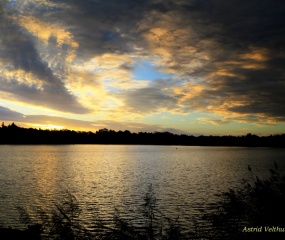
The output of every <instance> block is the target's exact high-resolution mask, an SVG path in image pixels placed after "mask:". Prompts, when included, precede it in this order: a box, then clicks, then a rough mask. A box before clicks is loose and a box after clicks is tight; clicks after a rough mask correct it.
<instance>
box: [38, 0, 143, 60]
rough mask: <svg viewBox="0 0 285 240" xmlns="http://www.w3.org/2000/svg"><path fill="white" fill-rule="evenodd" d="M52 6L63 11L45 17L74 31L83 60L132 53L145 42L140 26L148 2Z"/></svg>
mask: <svg viewBox="0 0 285 240" xmlns="http://www.w3.org/2000/svg"><path fill="white" fill-rule="evenodd" d="M51 2H54V3H55V4H57V5H58V6H61V8H55V9H54V11H51V12H48V13H47V14H44V15H43V16H41V17H42V18H43V19H46V20H47V21H53V22H55V23H61V24H63V25H64V26H65V27H66V28H67V29H68V30H69V31H71V32H72V33H73V34H74V36H75V39H76V41H77V42H78V43H79V48H78V52H77V54H78V55H79V56H80V57H82V58H88V57H94V55H101V54H103V53H106V52H108V53H114V52H115V53H125V52H130V51H132V50H133V48H134V46H135V45H139V44H141V42H142V41H143V38H142V37H141V36H140V35H139V33H138V30H137V25H138V24H139V22H140V21H141V20H142V18H143V17H144V15H145V10H146V6H147V1H146V0H132V1H131V0H125V1H103V0H97V1H94V0H85V1H76V0H74V1H73V0H71V1H64V0H59V1H51ZM37 14H40V13H37ZM59 15H60V19H59V18H58V16H59Z"/></svg>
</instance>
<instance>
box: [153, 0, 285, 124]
mask: <svg viewBox="0 0 285 240" xmlns="http://www.w3.org/2000/svg"><path fill="white" fill-rule="evenodd" d="M170 13H171V14H172V16H173V21H174V22H175V17H174V16H179V17H178V18H177V19H178V20H176V27H177V29H181V30H182V31H181V33H182V34H181V35H177V36H176V38H175V39H174V40H173V44H169V42H171V40H169V41H168V42H166V43H164V42H163V39H166V38H167V37H168V36H167V35H169V34H171V32H174V33H175V29H174V27H173V26H172V29H170V30H171V31H169V32H168V34H165V35H163V37H161V38H160V39H159V43H157V46H161V45H162V46H165V48H166V49H167V50H168V52H169V53H171V60H169V62H171V64H169V66H168V67H169V68H170V69H172V70H174V71H176V72H178V73H180V74H181V75H182V76H184V77H185V78H184V79H186V81H188V82H193V81H194V82H196V83H197V82H198V83H200V84H201V85H203V86H204V87H205V90H204V91H202V92H201V94H200V95H199V96H197V97H196V98H195V99H191V100H189V102H188V104H189V106H190V107H193V106H195V107H194V109H198V110H203V109H204V110H205V109H206V108H207V107H208V106H209V105H211V106H212V107H216V108H217V109H219V108H220V106H221V104H224V105H225V104H227V103H228V106H229V107H227V108H226V109H223V110H227V111H228V112H229V113H230V112H234V113H242V114H243V113H247V114H250V113H253V114H265V116H268V117H274V118H275V119H278V120H281V121H284V120H285V111H284V108H283V104H284V102H285V94H284V93H285V62H284V60H285V47H284V39H285V2H284V1H269V0H265V1H258V0H251V1H236V0H234V1H225V0H208V1H201V0H193V1H191V0H190V1H186V0H185V1H179V2H176V3H175V2H174V1H172V9H171V10H169V13H163V16H164V17H165V15H167V14H169V15H170ZM157 15H159V13H157ZM169 23H170V22H169ZM172 24H173V23H172ZM157 26H158V27H165V28H167V26H168V25H167V23H161V24H160V25H157ZM174 26H175V24H174ZM189 32H191V34H188V33H189ZM182 40H183V41H182ZM174 42H176V43H177V44H175V43H174ZM163 44H164V45H163ZM189 46H191V47H193V48H194V49H195V51H192V52H187V51H185V49H186V47H189ZM179 47H180V48H182V51H180V50H179ZM258 54H259V55H258ZM204 55H205V56H206V57H205V58H203V56H204ZM201 56H202V58H201ZM189 63H190V64H189ZM222 72H223V73H222ZM187 77H188V78H187ZM240 100H242V101H243V102H241V104H240V105H239V106H231V103H234V102H238V101H240ZM194 102H195V103H194Z"/></svg>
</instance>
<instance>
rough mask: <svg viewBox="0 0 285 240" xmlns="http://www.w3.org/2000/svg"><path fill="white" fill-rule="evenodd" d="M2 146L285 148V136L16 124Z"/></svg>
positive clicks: (5, 132)
mask: <svg viewBox="0 0 285 240" xmlns="http://www.w3.org/2000/svg"><path fill="white" fill-rule="evenodd" d="M0 144H146V145H189V146H246V147H285V134H279V135H270V136H262V137H260V136H257V135H254V134H250V133H248V134H247V135H244V136H193V135H186V134H180V135H179V134H173V133H170V132H153V133H149V132H138V133H131V132H130V131H128V130H125V131H114V130H108V129H106V128H104V129H100V130H98V131H96V132H91V131H89V132H86V131H74V130H68V129H63V130H43V129H35V128H22V127H19V126H17V125H16V124H15V123H12V124H9V125H7V126H5V124H4V123H2V126H1V127H0Z"/></svg>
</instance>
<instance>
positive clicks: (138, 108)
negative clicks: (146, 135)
mask: <svg viewBox="0 0 285 240" xmlns="http://www.w3.org/2000/svg"><path fill="white" fill-rule="evenodd" d="M284 39H285V1H284V0H274V1H272V0H231V1H228V0H120V1H118V0H1V1H0V121H1V122H5V124H9V123H11V122H15V123H16V124H17V125H18V126H21V127H32V128H41V129H46V128H48V129H73V130H76V131H97V130H99V129H102V128H107V129H112V130H116V131H118V130H130V131H131V132H154V131H168V132H172V133H177V134H189V135H245V134H247V133H253V134H257V135H270V134H283V133H285V107H284V103H285V44H284Z"/></svg>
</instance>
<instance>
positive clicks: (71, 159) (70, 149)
mask: <svg viewBox="0 0 285 240" xmlns="http://www.w3.org/2000/svg"><path fill="white" fill-rule="evenodd" d="M0 150H1V155H0V164H1V169H0V179H1V188H0V210H1V211H0V223H1V221H3V219H5V221H4V222H5V224H8V223H11V222H13V221H14V222H15V221H16V219H17V216H16V214H17V213H16V212H15V210H13V207H14V206H15V205H22V206H28V207H30V208H32V207H42V208H43V207H44V208H52V207H54V206H53V203H54V202H58V201H61V200H62V198H63V196H64V194H65V193H66V192H67V191H69V192H70V193H72V194H74V196H75V197H76V198H77V200H78V202H79V203H80V205H81V207H82V218H83V220H85V221H86V222H88V223H91V222H92V219H94V214H98V215H100V217H101V218H103V219H110V218H111V217H112V213H113V211H114V207H117V208H118V209H119V210H121V211H126V212H131V211H136V212H138V210H139V208H140V205H141V204H142V202H143V196H144V194H145V193H146V190H147V186H148V185H149V184H152V185H153V187H154V191H155V194H156V197H157V199H158V205H159V206H160V207H161V209H162V210H163V211H164V212H165V213H166V214H167V215H168V216H169V217H171V216H172V217H173V216H174V217H177V216H178V215H179V216H180V220H181V221H184V222H185V223H186V221H187V219H188V218H191V216H192V215H195V214H196V215H197V214H199V211H200V210H201V209H205V207H206V204H207V202H209V201H211V200H213V199H215V194H216V193H219V192H220V191H222V190H226V189H228V188H229V187H234V186H235V185H237V184H240V180H241V179H242V178H246V176H247V165H251V166H252V168H253V169H257V170H258V172H257V173H264V172H265V171H266V172H267V171H268V169H269V168H271V167H272V162H273V160H274V161H277V162H278V161H279V167H280V169H282V168H283V169H285V163H284V162H283V161H281V159H283V158H284V156H285V150H283V149H278V150H276V149H274V150H272V149H265V148H258V149H247V148H222V147H220V148H213V147H186V146H178V147H176V146H139V145H137V146H127V145H58V146H56V145H46V146H44V145H41V146H0ZM10 225H11V224H10Z"/></svg>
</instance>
